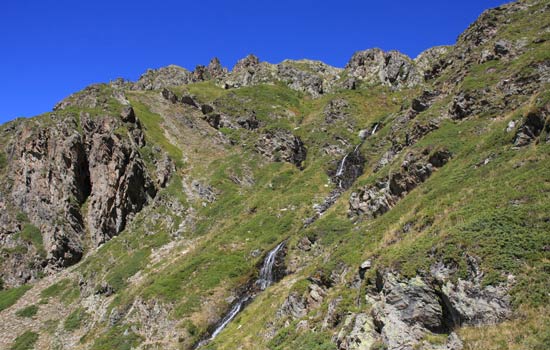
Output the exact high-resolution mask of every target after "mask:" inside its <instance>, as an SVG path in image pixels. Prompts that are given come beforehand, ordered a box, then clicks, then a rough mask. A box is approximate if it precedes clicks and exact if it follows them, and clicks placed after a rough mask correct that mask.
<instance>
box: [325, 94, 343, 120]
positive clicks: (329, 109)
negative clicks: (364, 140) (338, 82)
mask: <svg viewBox="0 0 550 350" xmlns="http://www.w3.org/2000/svg"><path fill="white" fill-rule="evenodd" d="M349 107H350V106H349V102H348V101H346V100H345V99H343V98H336V99H334V100H331V101H330V102H329V103H328V104H327V105H326V106H325V109H324V110H323V114H324V116H325V122H326V123H327V124H332V123H334V122H336V121H338V120H342V119H345V118H346V117H347V116H348V115H349V112H348V110H349Z"/></svg>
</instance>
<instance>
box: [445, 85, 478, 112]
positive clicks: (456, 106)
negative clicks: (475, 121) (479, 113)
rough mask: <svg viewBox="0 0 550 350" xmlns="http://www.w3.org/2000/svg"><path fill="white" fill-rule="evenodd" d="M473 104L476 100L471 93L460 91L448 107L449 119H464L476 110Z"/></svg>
mask: <svg viewBox="0 0 550 350" xmlns="http://www.w3.org/2000/svg"><path fill="white" fill-rule="evenodd" d="M475 104H476V101H475V99H474V97H473V96H472V95H470V94H468V93H465V92H460V93H459V94H458V95H456V96H455V98H454V99H453V102H452V104H451V107H450V108H449V115H450V117H451V119H464V118H467V117H469V116H471V115H473V114H474V113H475V112H476V106H475Z"/></svg>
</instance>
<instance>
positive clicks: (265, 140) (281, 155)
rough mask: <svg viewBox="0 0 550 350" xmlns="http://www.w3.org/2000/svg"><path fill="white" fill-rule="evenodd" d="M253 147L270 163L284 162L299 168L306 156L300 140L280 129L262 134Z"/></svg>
mask: <svg viewBox="0 0 550 350" xmlns="http://www.w3.org/2000/svg"><path fill="white" fill-rule="evenodd" d="M255 147H256V150H257V151H258V153H260V154H261V155H263V156H264V157H266V158H267V159H269V160H270V161H273V162H280V161H285V162H289V163H292V164H294V165H296V166H297V167H299V168H300V167H302V162H303V161H305V160H306V156H307V149H306V147H305V145H304V143H303V142H302V140H300V138H299V137H297V136H295V135H293V134H292V133H291V132H290V131H286V130H281V129H279V130H274V131H268V132H266V133H264V134H262V135H261V136H260V139H259V140H258V142H257V143H256V145H255Z"/></svg>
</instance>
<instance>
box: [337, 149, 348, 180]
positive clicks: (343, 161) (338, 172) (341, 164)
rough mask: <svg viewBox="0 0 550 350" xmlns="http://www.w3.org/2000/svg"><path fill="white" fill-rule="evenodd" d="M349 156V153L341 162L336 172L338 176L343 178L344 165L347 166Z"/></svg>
mask: <svg viewBox="0 0 550 350" xmlns="http://www.w3.org/2000/svg"><path fill="white" fill-rule="evenodd" d="M348 156H349V153H348V154H346V156H345V157H344V158H342V161H341V162H340V166H339V167H338V170H337V171H336V176H342V174H343V173H344V165H345V164H346V159H347V158H348Z"/></svg>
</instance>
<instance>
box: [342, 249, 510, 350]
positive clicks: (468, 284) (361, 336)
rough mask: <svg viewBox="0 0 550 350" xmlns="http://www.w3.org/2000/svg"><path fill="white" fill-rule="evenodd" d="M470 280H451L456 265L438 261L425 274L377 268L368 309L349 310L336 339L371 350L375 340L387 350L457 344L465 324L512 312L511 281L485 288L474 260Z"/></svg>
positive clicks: (488, 321) (494, 320)
mask: <svg viewBox="0 0 550 350" xmlns="http://www.w3.org/2000/svg"><path fill="white" fill-rule="evenodd" d="M471 266H472V269H471V273H470V275H469V277H468V278H467V279H458V282H456V283H453V282H451V277H452V275H453V274H454V272H455V270H454V269H452V268H449V267H447V266H445V265H443V264H438V265H436V266H434V267H433V268H432V270H431V274H430V275H429V276H426V277H421V276H416V277H414V278H410V279H407V278H403V277H401V276H400V275H399V274H397V273H394V272H390V271H385V272H380V271H379V272H378V277H377V280H376V290H370V291H368V293H367V295H366V301H367V303H368V304H370V305H371V311H370V313H358V314H355V315H354V314H350V315H348V316H347V317H346V318H345V320H344V322H343V325H342V327H341V328H340V331H339V333H338V335H337V336H335V338H334V339H333V340H334V341H335V342H336V344H337V345H338V347H339V349H346V350H348V349H371V348H372V347H373V346H374V345H375V344H378V345H383V346H385V348H387V349H389V350H412V349H418V348H422V349H447V350H449V349H454V350H460V349H462V347H463V345H462V342H461V340H460V338H459V337H458V336H457V335H456V333H454V332H453V329H454V328H455V327H458V326H461V325H470V326H473V325H476V326H479V325H488V324H495V323H498V322H502V321H504V320H506V319H507V318H508V317H509V315H510V302H509V296H508V294H507V293H508V290H509V287H510V286H509V285H499V286H488V287H482V286H481V284H480V276H481V273H480V272H479V270H477V269H478V267H477V263H476V262H475V259H471ZM429 334H443V335H448V336H447V340H446V342H445V343H444V344H441V345H434V344H429V343H428V342H426V341H425V340H424V338H425V337H426V335H429Z"/></svg>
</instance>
